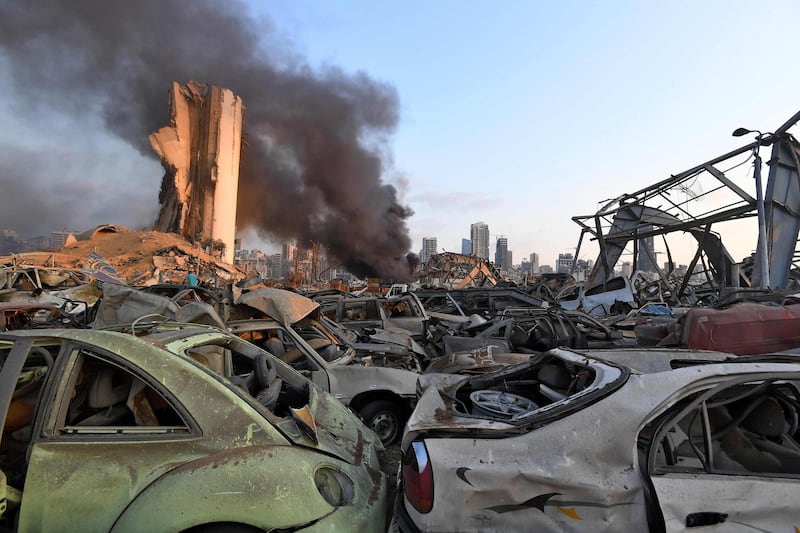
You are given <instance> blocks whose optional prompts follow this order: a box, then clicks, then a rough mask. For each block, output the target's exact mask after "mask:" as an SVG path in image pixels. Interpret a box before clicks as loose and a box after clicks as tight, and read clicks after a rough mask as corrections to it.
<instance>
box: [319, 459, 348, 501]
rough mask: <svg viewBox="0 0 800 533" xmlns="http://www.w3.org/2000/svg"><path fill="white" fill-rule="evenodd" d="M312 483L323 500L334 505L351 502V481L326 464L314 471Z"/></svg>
mask: <svg viewBox="0 0 800 533" xmlns="http://www.w3.org/2000/svg"><path fill="white" fill-rule="evenodd" d="M314 483H315V484H316V485H317V490H318V491H319V493H320V494H321V495H322V497H323V498H325V501H326V502H328V503H329V504H331V505H333V506H334V507H340V506H342V505H349V504H350V503H352V502H353V495H354V493H355V490H354V488H353V482H352V481H351V480H350V478H349V477H347V476H346V475H344V474H343V473H341V472H339V471H338V470H334V469H333V468H330V467H327V466H323V467H322V468H319V469H317V471H316V473H314Z"/></svg>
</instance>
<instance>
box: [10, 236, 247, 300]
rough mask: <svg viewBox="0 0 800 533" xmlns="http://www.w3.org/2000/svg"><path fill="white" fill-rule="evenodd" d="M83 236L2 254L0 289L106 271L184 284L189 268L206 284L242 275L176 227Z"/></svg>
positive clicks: (132, 280) (58, 284) (72, 280)
mask: <svg viewBox="0 0 800 533" xmlns="http://www.w3.org/2000/svg"><path fill="white" fill-rule="evenodd" d="M84 236H87V237H88V238H86V239H85V240H74V241H70V242H68V244H66V245H65V246H64V247H63V248H61V249H60V250H58V251H57V252H53V253H49V252H30V253H22V254H13V255H8V256H3V257H0V291H3V292H5V293H10V292H13V291H15V290H20V291H33V290H37V289H57V288H65V287H70V286H76V285H80V284H82V283H86V282H88V281H91V280H92V279H101V280H102V279H103V278H104V277H105V278H111V279H114V280H115V281H118V282H121V283H124V284H128V285H139V286H147V285H154V284H156V283H179V284H180V283H183V282H184V278H185V277H186V274H188V273H189V272H194V273H196V274H197V276H198V278H199V280H200V283H201V284H203V285H207V286H220V285H227V284H230V283H235V282H237V281H239V280H240V279H242V278H243V277H244V273H243V272H242V271H241V270H239V269H238V268H236V267H235V266H233V265H230V264H228V263H225V262H223V261H221V260H218V259H216V258H215V257H213V256H212V255H210V254H208V253H206V252H205V251H203V250H202V249H201V248H199V247H197V246H193V245H192V244H190V243H189V242H187V241H186V240H184V239H182V238H181V237H179V236H177V235H176V234H173V233H160V232H157V231H133V230H129V229H126V228H121V227H118V226H117V227H114V229H113V231H94V232H87V234H84ZM82 237H83V236H82ZM0 297H2V292H0Z"/></svg>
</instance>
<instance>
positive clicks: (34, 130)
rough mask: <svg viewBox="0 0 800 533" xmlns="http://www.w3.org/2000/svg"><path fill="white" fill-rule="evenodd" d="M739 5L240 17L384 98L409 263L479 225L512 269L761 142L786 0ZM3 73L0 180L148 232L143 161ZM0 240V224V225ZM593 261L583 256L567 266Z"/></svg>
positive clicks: (783, 106) (788, 67) (793, 77)
mask: <svg viewBox="0 0 800 533" xmlns="http://www.w3.org/2000/svg"><path fill="white" fill-rule="evenodd" d="M754 6H755V4H754V3H753V2H747V3H746V2H739V1H713V0H712V1H704V2H686V1H673V2H660V3H656V2H633V1H626V2H623V1H608V2H589V1H571V2H543V1H533V0H530V1H504V2H492V3H489V2H477V1H471V0H466V1H458V2H456V1H443V0H439V1H436V2H405V3H398V2H374V1H373V2H368V1H360V0H359V1H355V0H352V1H350V0H348V1H344V0H336V1H334V2H319V1H314V0H291V1H252V2H251V3H249V4H247V7H248V9H249V10H250V16H252V18H253V19H254V20H255V21H256V23H257V24H259V25H263V27H264V28H265V33H267V32H268V33H269V35H270V41H271V42H272V43H274V42H277V41H280V43H281V45H282V46H286V47H288V48H289V49H291V50H293V51H294V53H295V54H296V55H297V57H300V58H302V60H303V61H305V62H307V63H308V65H310V66H311V68H313V69H324V68H326V67H327V66H335V67H338V68H340V69H342V70H343V71H345V72H347V73H352V74H357V73H359V72H363V73H366V74H367V75H368V76H369V77H370V78H371V79H373V80H377V81H379V82H383V83H386V84H388V85H390V86H392V87H394V89H395V90H396V92H397V95H398V98H399V121H398V123H397V125H396V127H395V129H394V131H393V132H392V133H391V134H390V135H389V137H388V142H387V146H388V148H389V150H388V151H385V153H384V156H385V157H386V159H387V161H386V164H385V165H384V174H383V177H382V179H383V180H384V182H386V183H388V184H392V185H394V186H395V187H396V188H397V191H398V197H399V200H400V202H401V203H402V204H404V205H407V206H409V207H410V208H411V209H412V210H413V211H414V215H413V216H411V217H410V218H409V219H407V225H408V229H409V234H410V237H411V242H412V249H411V251H414V252H418V251H419V249H420V248H421V245H422V238H423V237H436V238H437V240H438V246H439V248H440V249H444V250H447V251H455V252H460V249H461V239H462V238H468V237H469V226H470V224H471V223H473V222H477V221H484V222H486V223H487V224H488V225H489V228H490V232H491V239H492V242H494V240H495V238H496V237H498V236H500V235H503V236H506V237H507V238H508V242H509V248H510V249H511V250H512V251H513V253H514V262H515V263H519V262H520V261H521V259H522V258H524V257H527V256H528V254H530V253H531V252H536V253H538V254H539V255H540V258H541V259H540V262H541V263H542V264H550V265H553V264H554V262H555V258H556V256H557V255H558V254H559V253H562V252H572V251H574V247H575V246H576V244H577V240H578V237H579V228H578V226H577V225H576V224H575V223H573V222H572V221H571V217H572V216H574V215H588V214H592V213H594V212H595V211H596V210H597V208H598V206H599V205H600V204H601V203H602V202H603V201H604V200H606V199H608V198H612V197H616V196H619V195H621V194H622V193H625V192H631V191H635V190H638V189H639V188H641V187H644V186H645V185H648V184H650V183H654V182H656V181H659V180H661V179H664V178H666V177H669V176H670V175H672V174H677V173H678V172H680V171H682V170H685V169H687V168H690V167H692V166H694V165H695V164H698V163H700V162H703V161H705V160H708V159H711V158H713V157H715V156H717V155H720V154H722V153H725V152H727V151H729V150H732V149H734V148H736V147H738V146H741V145H743V144H744V143H745V142H747V139H737V138H733V137H731V132H732V131H733V130H734V129H736V128H737V127H739V126H745V127H748V128H751V129H760V130H764V131H766V130H771V129H774V128H777V127H778V126H779V125H780V124H782V123H783V122H784V121H785V120H786V119H788V118H789V117H790V116H792V115H793V114H794V113H796V112H797V111H798V110H799V109H800V98H798V96H799V95H800V71H799V70H798V69H797V68H796V67H795V66H794V64H793V61H792V59H794V57H796V55H797V54H796V50H797V44H798V39H797V34H798V31H797V30H798V28H797V21H798V20H800V3H798V2H796V1H783V2H781V1H773V2H769V3H763V4H759V5H758V6H757V8H756V7H754ZM265 46H269V43H267V44H265ZM8 76H9V70H8V69H7V68H4V65H3V59H2V56H0V123H2V124H4V127H3V128H0V170H2V168H3V167H2V159H3V156H2V154H3V153H4V152H5V153H6V154H15V155H19V154H20V153H21V154H23V155H25V156H26V157H27V158H28V160H29V161H30V164H31V165H34V166H35V167H40V168H41V169H42V173H43V174H48V175H53V174H54V173H56V174H57V173H59V172H63V173H64V174H65V175H68V176H70V179H68V180H67V179H65V180H62V181H60V182H59V183H58V184H52V183H49V182H48V181H47V180H43V181H42V186H43V187H50V186H55V187H60V188H62V189H63V192H62V193H61V196H60V198H62V199H63V202H80V203H81V205H85V206H86V209H85V210H84V212H83V214H82V215H81V217H83V218H81V219H78V220H73V221H72V222H70V224H71V225H72V226H77V227H78V228H81V229H83V227H84V226H88V225H89V224H95V223H103V222H111V223H120V224H129V225H134V224H135V221H134V220H133V219H134V218H135V219H136V221H138V220H141V219H142V218H147V217H148V216H152V217H153V219H154V217H155V212H156V210H157V205H155V204H151V203H148V202H149V201H148V200H147V198H152V199H153V200H152V201H153V202H154V203H155V202H157V194H158V187H159V184H160V181H161V175H162V170H161V166H160V164H159V163H158V162H157V161H156V160H155V159H153V158H152V157H149V156H147V155H146V154H142V153H141V152H140V151H137V150H135V149H134V148H132V147H130V146H128V145H126V144H125V143H124V142H122V141H120V140H119V138H117V137H115V135H114V134H112V133H109V132H108V131H107V130H105V128H104V124H103V122H102V121H101V120H99V119H98V118H97V116H96V109H94V108H93V106H92V103H91V102H87V103H86V109H85V111H84V112H82V113H75V112H74V110H73V111H72V112H64V111H59V106H58V105H56V104H54V103H53V102H50V103H48V105H44V104H42V105H35V106H32V105H31V104H30V103H27V104H23V103H20V102H19V100H18V99H17V98H15V97H14V96H15V91H18V90H19V88H18V87H16V86H12V84H11V83H10V82H9V79H8ZM57 81H58V80H54V83H57ZM180 81H186V80H180ZM165 91H166V88H165ZM245 105H247V102H245ZM165 106H166V98H165ZM245 120H246V119H245ZM86 124H89V125H92V126H93V127H94V128H95V129H96V131H95V132H93V133H90V134H85V135H83V134H81V135H75V133H74V132H75V126H76V125H86ZM246 127H247V123H246V122H245V128H246ZM793 132H794V133H795V135H797V134H798V132H797V128H795V130H793ZM44 154H46V156H45V155H44ZM7 161H8V159H7ZM737 172H739V174H737V175H736V176H733V177H734V178H735V179H737V180H740V181H738V182H739V183H740V184H741V185H742V187H744V188H745V189H747V190H748V191H754V185H753V180H752V168H750V167H749V165H744V166H742V167H740V168H739V169H737ZM765 172H766V170H765ZM0 179H2V174H0ZM5 186H8V184H5ZM144 191H152V192H147V193H145V192H144ZM753 194H754V192H753ZM114 201H123V202H126V201H128V202H132V201H136V202H138V203H139V204H140V207H137V208H136V209H135V210H133V212H135V213H136V215H135V216H134V215H130V216H131V220H130V221H129V220H113V217H114V213H115V210H114V208H113V202H114ZM36 208H37V205H35V204H34V205H31V209H36ZM105 219H108V220H105ZM0 227H13V222H12V221H8V220H3V219H2V213H0ZM754 228H755V222H754V219H753V221H752V223H750V222H748V226H746V227H745V226H739V227H737V229H734V230H733V231H732V234H731V236H730V238H729V239H725V242H726V243H727V244H728V247H729V248H730V249H731V252H732V255H733V256H734V257H735V258H739V257H743V256H744V255H746V254H749V253H750V251H751V250H752V249H753V248H754V246H755V229H754ZM244 237H245V240H244V244H245V246H249V247H264V248H269V247H270V246H271V245H268V244H266V243H263V242H262V240H261V239H259V238H257V237H256V236H255V234H253V233H248V234H246V235H244ZM723 237H725V234H724V233H723ZM595 254H596V248H592V246H591V245H589V246H584V248H583V249H582V253H581V257H582V258H591V259H593V258H594V255H595ZM492 256H493V250H492ZM679 259H682V260H683V261H688V258H679Z"/></svg>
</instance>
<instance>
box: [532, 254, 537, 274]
mask: <svg viewBox="0 0 800 533" xmlns="http://www.w3.org/2000/svg"><path fill="white" fill-rule="evenodd" d="M530 262H531V274H538V273H539V254H537V253H535V252H534V253H532V254H531V255H530Z"/></svg>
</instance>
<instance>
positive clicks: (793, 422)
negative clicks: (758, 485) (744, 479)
mask: <svg viewBox="0 0 800 533" xmlns="http://www.w3.org/2000/svg"><path fill="white" fill-rule="evenodd" d="M695 396H697V397H698V398H700V397H702V395H695ZM798 400H800V398H798V393H797V389H796V388H795V387H793V386H791V385H790V384H788V383H780V382H777V381H759V382H752V383H746V384H739V385H735V386H733V387H729V388H725V389H723V390H721V391H719V392H717V393H715V394H714V395H713V396H711V397H708V398H705V399H703V400H699V399H698V400H687V401H684V402H682V403H681V404H679V405H678V406H676V407H675V408H673V409H672V410H671V414H672V416H671V417H670V416H669V415H668V416H667V418H668V419H669V420H668V422H666V424H665V426H664V427H663V428H662V430H661V431H660V432H659V437H658V439H659V440H658V442H657V444H656V448H655V450H654V452H655V453H654V457H653V469H652V473H653V474H654V475H658V474H665V473H669V472H706V473H713V474H736V475H742V474H746V475H759V474H770V475H775V474H785V475H790V476H794V475H800V445H798V442H797V438H798V414H800V402H799V401H798Z"/></svg>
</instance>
